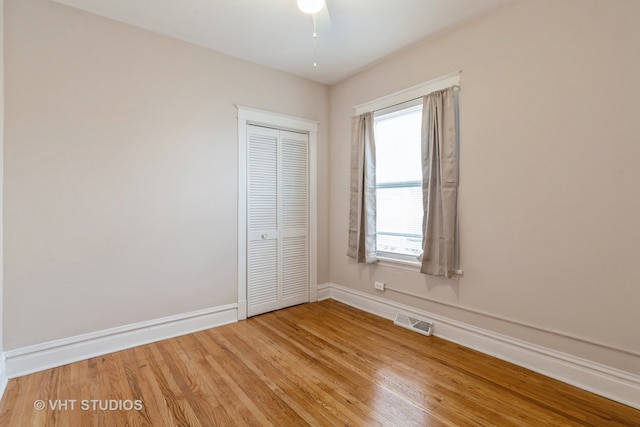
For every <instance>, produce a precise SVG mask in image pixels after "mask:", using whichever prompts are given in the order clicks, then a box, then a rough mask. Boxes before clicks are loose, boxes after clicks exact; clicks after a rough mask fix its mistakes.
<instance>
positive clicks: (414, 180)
mask: <svg viewBox="0 0 640 427" xmlns="http://www.w3.org/2000/svg"><path fill="white" fill-rule="evenodd" d="M421 130H422V99H416V100H413V101H409V102H405V103H402V104H399V105H396V106H393V107H389V108H385V109H383V110H379V111H377V112H376V113H375V115H374V132H375V140H376V203H377V206H376V211H377V218H376V234H377V247H376V251H377V252H378V254H379V256H381V257H387V258H396V259H405V260H410V261H415V257H416V256H418V255H419V254H420V253H421V252H422V216H423V208H422V165H421V147H420V145H421Z"/></svg>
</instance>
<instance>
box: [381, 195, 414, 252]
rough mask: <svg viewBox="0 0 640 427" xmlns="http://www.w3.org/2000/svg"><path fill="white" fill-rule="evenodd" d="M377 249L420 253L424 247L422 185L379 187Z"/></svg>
mask: <svg viewBox="0 0 640 427" xmlns="http://www.w3.org/2000/svg"><path fill="white" fill-rule="evenodd" d="M376 204H377V227H376V228H377V235H378V236H377V241H378V244H377V250H378V251H384V252H395V253H400V254H407V255H418V254H419V253H420V251H421V250H422V249H421V247H422V186H421V185H420V186H419V187H418V186H414V187H400V188H378V190H377V201H376Z"/></svg>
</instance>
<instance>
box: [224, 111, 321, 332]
mask: <svg viewBox="0 0 640 427" xmlns="http://www.w3.org/2000/svg"><path fill="white" fill-rule="evenodd" d="M236 108H237V109H238V320H244V319H246V318H247V125H248V124H253V125H259V126H266V127H271V128H277V129H282V130H290V131H294V132H302V133H307V134H308V135H309V302H314V301H317V300H318V297H317V289H318V255H317V251H318V249H317V248H318V184H317V176H318V164H317V151H318V149H317V144H318V143H317V140H318V122H317V121H314V120H309V119H303V118H300V117H294V116H287V115H285V114H279V113H272V112H270V111H264V110H258V109H256V108H250V107H245V106H242V105H237V106H236Z"/></svg>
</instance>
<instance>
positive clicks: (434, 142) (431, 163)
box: [418, 87, 458, 277]
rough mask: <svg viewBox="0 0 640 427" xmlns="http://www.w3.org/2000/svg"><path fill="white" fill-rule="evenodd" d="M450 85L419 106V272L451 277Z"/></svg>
mask: <svg viewBox="0 0 640 427" xmlns="http://www.w3.org/2000/svg"><path fill="white" fill-rule="evenodd" d="M455 96H456V93H455V89H454V88H453V87H450V88H447V89H444V90H441V91H437V92H433V93H430V94H429V95H427V96H425V97H424V98H423V109H422V173H423V176H422V201H423V208H424V216H423V219H422V227H423V230H422V231H423V240H422V249H423V252H422V254H421V255H420V256H419V257H418V259H419V260H420V261H421V266H420V272H421V273H424V274H430V275H435V276H445V277H451V276H452V275H454V274H455V270H456V269H457V268H458V245H457V240H458V239H457V237H458V236H457V210H458V208H457V205H458V134H457V118H456V116H457V111H456V102H455Z"/></svg>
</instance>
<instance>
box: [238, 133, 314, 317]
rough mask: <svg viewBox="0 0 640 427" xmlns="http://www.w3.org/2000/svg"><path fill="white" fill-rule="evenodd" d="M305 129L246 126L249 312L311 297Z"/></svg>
mask: <svg viewBox="0 0 640 427" xmlns="http://www.w3.org/2000/svg"><path fill="white" fill-rule="evenodd" d="M308 138H309V137H308V135H306V134H301V133H296V132H288V131H283V130H276V129H270V128H264V127H259V126H253V125H249V126H247V159H248V165H247V170H248V176H247V183H248V191H247V209H248V211H247V217H248V222H247V223H248V230H247V231H248V233H247V236H248V242H247V315H248V316H254V315H256V314H261V313H265V312H267V311H273V310H277V309H280V308H284V307H289V306H292V305H296V304H301V303H304V302H308V301H309V196H308V193H309V177H308V169H309V168H308Z"/></svg>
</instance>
